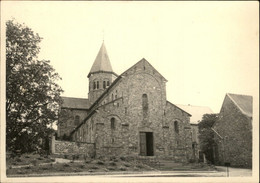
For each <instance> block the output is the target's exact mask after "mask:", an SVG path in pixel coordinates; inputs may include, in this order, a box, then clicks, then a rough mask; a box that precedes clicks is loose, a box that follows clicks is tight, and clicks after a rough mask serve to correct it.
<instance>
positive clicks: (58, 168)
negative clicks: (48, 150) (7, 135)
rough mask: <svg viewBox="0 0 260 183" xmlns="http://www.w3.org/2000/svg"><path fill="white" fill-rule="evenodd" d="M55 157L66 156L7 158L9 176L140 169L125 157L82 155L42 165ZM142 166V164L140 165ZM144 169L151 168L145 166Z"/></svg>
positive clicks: (28, 155)
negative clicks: (66, 161) (98, 157)
mask: <svg viewBox="0 0 260 183" xmlns="http://www.w3.org/2000/svg"><path fill="white" fill-rule="evenodd" d="M54 158H64V155H62V156H57V155H54V156H53V155H52V156H49V157H42V156H40V155H37V154H25V155H21V156H20V157H16V158H13V159H7V166H6V167H7V170H6V172H7V176H11V175H14V174H19V175H27V174H44V173H58V172H64V173H66V172H68V173H71V172H108V171H127V170H129V171H138V170H139V168H138V169H137V168H136V164H134V163H131V161H126V159H125V158H115V157H113V158H107V159H106V158H100V159H87V158H86V157H84V156H82V158H78V157H76V158H75V156H74V159H79V160H81V162H77V161H74V162H70V163H54V164H47V165H40V164H41V163H51V162H53V159H54ZM67 158H68V159H71V160H73V156H67ZM17 165H18V166H19V165H20V166H21V165H27V166H26V167H21V168H14V167H12V166H17ZM139 166H140V167H141V166H142V165H141V164H140V165H139ZM142 170H151V169H149V168H148V167H145V168H144V169H142Z"/></svg>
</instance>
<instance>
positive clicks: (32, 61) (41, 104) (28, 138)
mask: <svg viewBox="0 0 260 183" xmlns="http://www.w3.org/2000/svg"><path fill="white" fill-rule="evenodd" d="M41 39H42V38H41V37H40V36H39V35H38V34H35V33H34V32H33V31H32V30H31V29H30V28H28V27H27V26H25V25H22V24H19V23H17V22H15V20H9V21H7V22H6V146H7V150H10V151H14V150H21V151H22V152H30V151H33V150H35V149H36V148H37V146H39V141H41V139H44V138H46V137H48V135H49V134H50V133H51V132H52V131H53V130H52V128H51V126H52V123H54V122H55V121H56V120H57V118H58V112H59V105H60V103H61V98H60V94H61V92H62V89H61V88H60V86H59V85H58V84H56V81H57V80H59V79H61V78H60V77H59V75H58V74H57V73H55V70H54V68H53V67H52V66H51V65H50V64H49V63H50V62H49V61H47V60H41V61H40V60H38V59H37V55H38V53H39V51H40V47H39V43H40V41H41Z"/></svg>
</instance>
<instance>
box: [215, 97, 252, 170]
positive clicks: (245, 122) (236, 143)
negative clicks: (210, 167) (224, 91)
mask: <svg viewBox="0 0 260 183" xmlns="http://www.w3.org/2000/svg"><path fill="white" fill-rule="evenodd" d="M214 129H215V130H216V131H217V132H218V133H219V134H220V136H222V137H223V138H224V140H221V139H220V138H219V137H217V136H216V137H215V139H217V147H216V150H215V151H217V152H215V156H216V160H217V162H218V163H219V164H223V163H224V162H230V163H231V166H237V167H251V166H252V119H251V118H250V117H248V116H246V115H244V114H243V113H242V112H241V111H240V110H239V109H238V108H237V106H236V105H235V104H234V103H233V102H232V101H231V100H230V98H229V97H227V96H226V97H225V99H224V102H223V105H222V108H221V111H220V114H219V119H218V121H217V122H216V125H215V126H214ZM223 143H224V144H223ZM223 145H224V148H225V154H223Z"/></svg>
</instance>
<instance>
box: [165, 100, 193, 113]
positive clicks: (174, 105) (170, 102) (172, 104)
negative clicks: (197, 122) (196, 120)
mask: <svg viewBox="0 0 260 183" xmlns="http://www.w3.org/2000/svg"><path fill="white" fill-rule="evenodd" d="M167 102H168V103H169V104H171V105H173V106H175V107H177V108H178V109H180V110H181V111H183V112H185V113H187V114H188V115H189V116H192V114H190V113H189V112H187V111H186V110H183V109H182V108H180V107H178V106H177V105H175V104H173V103H171V102H170V101H168V100H167Z"/></svg>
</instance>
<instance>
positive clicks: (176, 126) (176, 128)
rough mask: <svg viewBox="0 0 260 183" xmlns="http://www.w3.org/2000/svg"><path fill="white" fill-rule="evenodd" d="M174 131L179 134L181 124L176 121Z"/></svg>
mask: <svg viewBox="0 0 260 183" xmlns="http://www.w3.org/2000/svg"><path fill="white" fill-rule="evenodd" d="M174 131H175V132H176V133H179V124H178V122H177V121H174Z"/></svg>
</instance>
